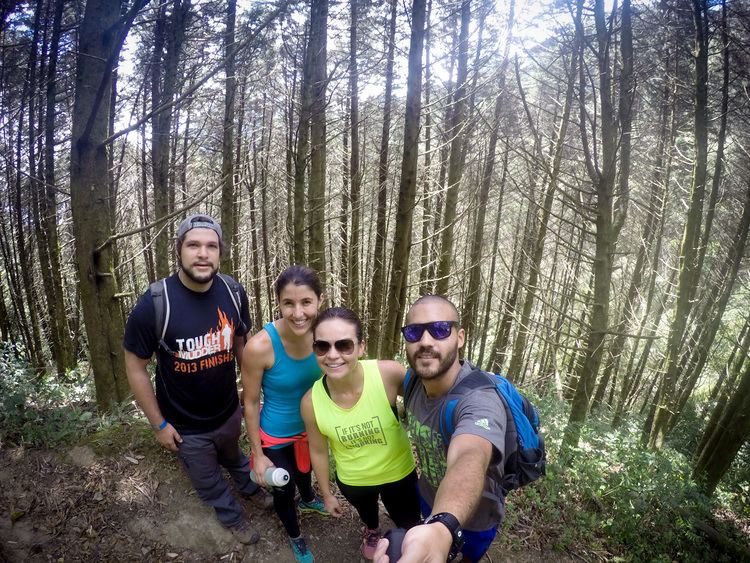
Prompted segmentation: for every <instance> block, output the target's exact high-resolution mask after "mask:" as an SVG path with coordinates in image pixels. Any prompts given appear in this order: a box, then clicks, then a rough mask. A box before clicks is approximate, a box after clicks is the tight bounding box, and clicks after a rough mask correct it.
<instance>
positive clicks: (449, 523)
mask: <svg viewBox="0 0 750 563" xmlns="http://www.w3.org/2000/svg"><path fill="white" fill-rule="evenodd" d="M436 522H439V523H440V524H442V525H443V526H445V527H446V528H448V531H449V532H450V533H451V537H452V539H453V541H452V542H451V548H450V551H449V552H448V561H453V560H454V559H455V558H456V556H457V555H458V554H459V553H460V552H461V548H462V547H463V546H464V531H463V530H462V529H461V523H460V522H459V521H458V518H456V517H455V516H453V514H451V513H450V512H438V513H437V514H433V515H431V516H428V517H427V518H425V519H424V520H423V521H422V524H432V523H436Z"/></svg>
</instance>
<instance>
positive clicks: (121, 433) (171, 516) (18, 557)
mask: <svg viewBox="0 0 750 563" xmlns="http://www.w3.org/2000/svg"><path fill="white" fill-rule="evenodd" d="M151 440H153V437H152V435H151V434H150V433H149V432H148V431H147V430H146V429H144V428H137V427H135V426H133V427H124V428H122V429H120V430H117V431H115V432H114V433H113V432H111V431H110V432H108V433H104V434H100V435H94V436H93V437H92V438H91V439H87V440H86V441H85V442H84V443H82V444H79V445H75V446H68V447H65V448H60V449H55V450H40V449H26V448H23V447H16V446H13V447H9V446H8V447H6V446H4V445H2V444H0V502H1V503H2V513H3V514H2V517H1V518H0V561H9V562H16V561H56V562H61V563H62V562H66V561H225V562H230V561H245V562H248V561H260V562H264V561H274V562H277V563H285V562H287V561H288V562H293V557H292V554H291V551H290V549H289V547H288V544H287V540H286V534H285V533H284V530H283V528H282V526H281V524H280V522H279V521H278V519H277V518H276V516H275V514H273V511H272V509H271V510H268V511H263V510H262V509H259V508H257V507H255V506H254V505H253V504H252V503H251V502H248V501H244V500H243V501H242V503H243V505H244V506H245V509H246V511H247V513H248V514H250V515H251V522H252V525H253V526H255V527H256V528H257V529H258V530H259V531H260V533H261V539H260V541H259V542H258V543H257V544H255V545H252V546H243V545H242V544H240V543H238V542H236V541H235V540H234V538H233V536H232V535H231V533H230V532H228V531H227V530H226V529H224V528H223V527H222V526H221V525H220V524H219V523H218V521H217V520H216V518H215V517H214V515H213V511H212V510H211V509H210V508H208V507H207V506H206V505H204V504H203V503H202V502H201V501H200V500H199V499H198V498H197V496H196V495H195V492H194V491H193V490H192V487H191V486H190V483H189V481H188V480H187V478H186V477H185V475H184V474H183V472H182V471H181V469H180V467H179V464H178V462H177V460H176V458H174V457H173V456H172V455H171V454H169V453H168V452H166V451H163V450H159V449H158V448H157V447H156V446H155V444H154V443H153V442H150V441H151ZM344 506H345V507H346V513H345V515H344V516H343V517H342V518H340V519H332V518H326V517H322V516H319V515H303V516H301V527H302V530H303V534H304V535H305V536H306V538H307V541H308V545H309V546H310V548H311V551H312V552H313V554H314V555H315V558H316V560H317V561H320V562H329V561H336V562H339V563H342V562H349V561H364V559H363V558H362V556H361V554H360V552H359V545H360V523H359V518H358V517H357V515H356V513H355V512H354V510H353V509H352V508H351V507H349V506H348V505H347V504H345V503H344ZM519 524H520V523H519ZM381 525H382V526H383V527H384V528H388V527H391V526H392V525H393V524H392V523H391V522H390V520H389V519H388V518H387V516H383V519H382V521H381ZM502 533H504V532H501V536H500V537H499V538H498V539H497V540H496V541H495V543H494V544H493V546H492V547H491V549H490V551H489V552H488V554H487V556H486V557H485V559H484V560H483V561H493V562H501V561H503V562H507V561H521V562H524V561H528V562H531V561H572V560H574V559H572V558H570V557H569V556H567V555H562V554H558V553H556V552H554V551H551V550H550V548H548V547H545V546H544V545H538V543H539V540H540V537H541V536H540V534H539V531H535V530H533V529H526V530H524V526H522V525H521V526H520V527H519V526H516V529H515V530H514V534H515V537H514V538H513V541H514V545H516V546H517V548H518V549H513V550H512V551H509V550H508V545H507V541H508V538H507V537H502ZM581 555H582V556H583V557H581V558H582V559H601V558H602V557H601V555H603V554H600V555H599V556H597V555H596V554H594V553H589V554H588V556H587V555H584V553H581ZM605 558H606V556H605Z"/></svg>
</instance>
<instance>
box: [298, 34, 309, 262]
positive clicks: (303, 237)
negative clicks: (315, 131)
mask: <svg viewBox="0 0 750 563" xmlns="http://www.w3.org/2000/svg"><path fill="white" fill-rule="evenodd" d="M309 36H310V31H308V40H307V41H306V42H305V48H304V53H303V55H302V61H303V62H302V83H301V84H300V89H299V92H300V107H299V127H298V128H297V149H296V151H295V155H294V233H293V246H294V261H295V263H297V264H304V263H305V262H306V261H307V250H306V247H305V242H306V241H307V234H306V233H305V218H306V215H307V213H306V210H305V200H306V196H307V193H306V189H305V169H306V168H307V158H308V151H309V150H310V112H311V111H312V110H311V91H312V90H311V82H312V60H313V56H312V55H311V51H310V45H309V41H310V38H309Z"/></svg>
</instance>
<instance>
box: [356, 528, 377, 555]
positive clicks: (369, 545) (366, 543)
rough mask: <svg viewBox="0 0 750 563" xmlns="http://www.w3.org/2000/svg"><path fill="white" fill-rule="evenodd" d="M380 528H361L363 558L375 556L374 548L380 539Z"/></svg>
mask: <svg viewBox="0 0 750 563" xmlns="http://www.w3.org/2000/svg"><path fill="white" fill-rule="evenodd" d="M380 538H381V535H380V528H376V529H374V530H370V529H369V528H363V529H362V547H361V548H360V549H361V550H362V556H363V557H364V558H365V559H372V558H373V557H374V556H375V550H376V549H377V547H378V542H379V541H380Z"/></svg>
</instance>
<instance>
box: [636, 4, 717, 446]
mask: <svg viewBox="0 0 750 563" xmlns="http://www.w3.org/2000/svg"><path fill="white" fill-rule="evenodd" d="M693 20H694V23H695V51H694V56H695V118H694V134H695V160H694V163H693V181H692V186H691V189H690V204H689V208H688V212H687V220H686V222H685V230H684V232H683V236H682V242H681V243H680V264H679V268H678V270H679V277H678V282H677V299H676V303H675V307H674V317H673V319H672V323H671V324H670V327H669V337H668V340H667V351H666V358H665V361H664V365H665V370H664V385H662V386H661V392H660V393H659V394H658V395H657V397H656V413H655V416H654V420H653V423H652V425H651V428H650V432H649V441H648V445H649V447H651V448H654V449H659V448H661V446H662V444H663V443H664V437H665V435H666V432H667V428H668V422H669V417H670V413H671V412H674V409H675V407H676V402H677V397H676V396H675V393H674V390H675V385H676V383H677V376H678V373H677V370H678V367H679V359H680V346H681V343H682V339H683V337H684V334H685V329H686V325H687V319H688V316H689V314H690V310H691V308H692V301H693V296H694V295H695V289H696V285H697V282H698V277H699V276H700V272H699V271H698V270H697V266H698V263H697V255H698V246H699V245H700V241H699V238H698V237H699V234H700V230H701V220H702V217H703V199H704V194H705V191H706V166H707V151H708V40H709V37H708V8H707V5H706V0H693Z"/></svg>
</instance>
